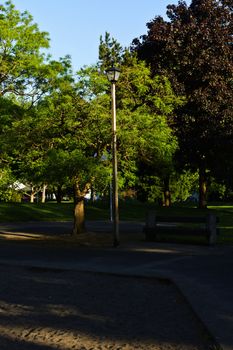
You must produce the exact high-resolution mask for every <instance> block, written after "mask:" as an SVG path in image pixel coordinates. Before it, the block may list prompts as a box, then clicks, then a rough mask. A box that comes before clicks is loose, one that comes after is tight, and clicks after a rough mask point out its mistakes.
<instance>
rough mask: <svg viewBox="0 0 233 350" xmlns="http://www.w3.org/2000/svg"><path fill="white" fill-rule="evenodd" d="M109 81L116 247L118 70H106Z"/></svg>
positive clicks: (116, 243) (117, 242)
mask: <svg viewBox="0 0 233 350" xmlns="http://www.w3.org/2000/svg"><path fill="white" fill-rule="evenodd" d="M106 75H107V77H108V80H109V81H110V83H111V96H112V213H113V245H114V247H117V246H118V245H119V243H120V241H119V208H118V177H117V133H116V82H117V80H118V78H119V76H120V70H119V69H117V68H115V67H111V68H109V69H107V70H106Z"/></svg>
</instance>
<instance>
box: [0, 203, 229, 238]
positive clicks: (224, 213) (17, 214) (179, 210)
mask: <svg viewBox="0 0 233 350" xmlns="http://www.w3.org/2000/svg"><path fill="white" fill-rule="evenodd" d="M151 208H155V207H154V206H153V205H151V204H149V203H140V202H137V201H133V200H132V201H131V200H129V201H125V202H120V205H119V212H120V220H138V221H145V217H146V213H147V211H148V209H151ZM155 209H156V211H157V213H158V215H162V216H166V215H168V216H205V215H206V214H207V213H209V212H213V213H214V214H215V215H216V216H217V217H219V224H218V227H219V230H220V235H219V238H218V241H219V243H233V203H213V204H211V205H209V206H208V209H204V210H203V209H198V208H195V207H194V206H187V205H181V206H178V205H174V206H172V207H171V208H163V207H156V208H155ZM109 218H110V209H109V203H108V202H96V203H95V205H93V204H87V205H86V219H87V220H109ZM72 219H73V203H61V204H57V203H54V202H51V203H45V204H42V203H38V204H36V203H35V204H31V203H0V222H17V221H69V220H72ZM169 239H170V238H169ZM172 239H174V237H173V238H172ZM182 239H183V238H182ZM178 240H179V237H178ZM188 240H190V238H189V237H188ZM194 241H195V239H194ZM198 242H199V239H198Z"/></svg>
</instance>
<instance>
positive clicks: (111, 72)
mask: <svg viewBox="0 0 233 350" xmlns="http://www.w3.org/2000/svg"><path fill="white" fill-rule="evenodd" d="M120 72H121V71H120V69H118V68H116V67H111V68H108V69H106V75H107V77H108V80H109V81H110V83H116V82H117V80H118V78H119V76H120Z"/></svg>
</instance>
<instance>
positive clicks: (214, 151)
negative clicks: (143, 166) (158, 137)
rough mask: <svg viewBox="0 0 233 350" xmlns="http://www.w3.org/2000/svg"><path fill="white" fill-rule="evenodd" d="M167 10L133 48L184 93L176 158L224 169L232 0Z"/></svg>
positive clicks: (230, 136) (232, 135)
mask: <svg viewBox="0 0 233 350" xmlns="http://www.w3.org/2000/svg"><path fill="white" fill-rule="evenodd" d="M167 15H168V18H169V21H165V20H163V18H161V17H156V18H155V19H154V20H153V21H151V22H150V23H148V24H147V26H148V33H147V35H144V36H143V37H141V40H139V39H136V40H135V41H134V43H133V49H134V50H136V51H137V53H138V55H139V57H140V58H141V59H145V60H146V61H147V62H148V63H149V64H150V67H151V69H152V71H153V73H154V74H157V73H162V74H165V75H166V76H167V77H168V78H169V79H170V81H171V82H172V86H173V88H174V89H175V91H176V92H177V93H178V94H181V95H185V96H186V103H185V104H184V105H183V106H179V108H178V109H177V113H176V115H175V117H174V120H173V124H172V126H173V128H174V130H175V131H176V135H177V136H178V139H179V152H178V156H179V157H178V159H179V160H180V161H182V164H183V165H187V164H188V165H189V166H190V168H191V169H194V170H196V169H197V168H201V169H209V170H212V171H215V172H216V171H217V170H218V171H221V170H220V169H222V168H223V167H224V168H225V167H227V166H228V162H229V161H230V159H231V154H232V151H233V148H232V147H233V144H232V140H233V128H232V125H233V123H232V121H233V120H232V119H233V114H232V95H233V90H232V89H233V84H232V81H233V65H232V58H233V57H232V55H233V50H232V48H233V46H232V23H233V21H232V16H233V14H232V3H231V1H228V2H227V1H223V0H222V1H216V0H202V1H200V0H193V1H192V2H191V4H190V6H189V7H188V6H187V4H186V2H185V1H179V3H178V5H170V6H168V11H167ZM226 150H228V151H227V153H226ZM216 156H218V159H219V161H218V162H216Z"/></svg>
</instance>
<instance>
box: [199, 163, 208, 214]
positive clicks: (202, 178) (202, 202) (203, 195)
mask: <svg viewBox="0 0 233 350" xmlns="http://www.w3.org/2000/svg"><path fill="white" fill-rule="evenodd" d="M206 207H207V177H206V170H205V168H202V167H200V168H199V208H206Z"/></svg>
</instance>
